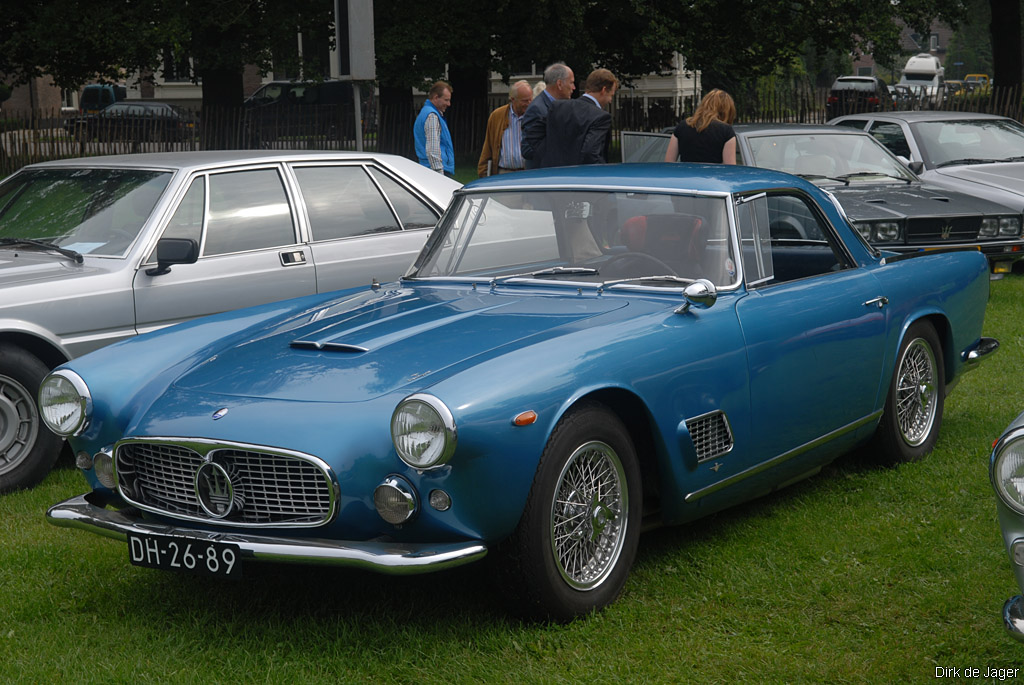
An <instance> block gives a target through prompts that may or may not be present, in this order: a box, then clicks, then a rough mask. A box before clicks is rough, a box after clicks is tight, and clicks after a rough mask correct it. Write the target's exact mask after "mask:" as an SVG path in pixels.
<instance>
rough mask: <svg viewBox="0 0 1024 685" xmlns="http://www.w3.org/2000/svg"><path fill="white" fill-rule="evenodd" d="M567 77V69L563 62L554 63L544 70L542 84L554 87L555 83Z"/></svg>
mask: <svg viewBox="0 0 1024 685" xmlns="http://www.w3.org/2000/svg"><path fill="white" fill-rule="evenodd" d="M568 77H569V67H567V66H566V65H565V62H555V63H554V64H552V65H551V66H549V67H548V68H547V69H545V70H544V83H546V84H548V85H549V86H550V85H554V83H555V81H557V80H559V79H564V78H568Z"/></svg>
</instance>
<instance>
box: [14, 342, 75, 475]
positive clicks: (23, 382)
mask: <svg viewBox="0 0 1024 685" xmlns="http://www.w3.org/2000/svg"><path fill="white" fill-rule="evenodd" d="M47 373H49V369H48V368H47V367H46V365H45V364H43V362H41V361H39V359H37V358H36V357H35V356H33V355H31V354H29V353H28V352H26V351H25V350H23V349H21V348H19V347H15V346H13V345H0V492H8V491H11V490H17V489H19V488H30V487H32V486H33V485H35V484H37V483H38V482H39V481H41V480H43V478H45V477H46V474H48V473H49V472H50V469H52V468H53V465H54V463H56V461H57V457H58V456H59V455H60V449H61V439H60V438H59V437H57V436H56V435H54V434H53V433H51V432H50V430H49V429H48V428H46V426H44V425H43V423H42V421H40V419H39V410H38V409H37V408H36V395H37V394H38V392H39V385H40V383H42V381H43V378H44V377H45V376H46V374H47Z"/></svg>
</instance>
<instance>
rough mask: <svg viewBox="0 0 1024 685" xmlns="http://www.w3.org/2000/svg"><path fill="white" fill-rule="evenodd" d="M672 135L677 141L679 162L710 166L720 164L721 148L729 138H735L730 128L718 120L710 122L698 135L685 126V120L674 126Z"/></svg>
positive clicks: (688, 126)
mask: <svg viewBox="0 0 1024 685" xmlns="http://www.w3.org/2000/svg"><path fill="white" fill-rule="evenodd" d="M673 134H674V135H675V137H676V140H678V141H679V161H680V162H710V163H712V164H721V163H722V148H723V147H724V146H725V144H726V142H728V141H729V139H730V138H735V137H736V133H735V132H734V131H733V130H732V126H730V125H729V124H727V123H725V122H723V121H718V120H715V121H712V122H711V123H710V124H709V125H708V127H707V128H706V129H704V130H703V131H701V132H700V133H698V132H697V129H695V128H693V127H692V126H690V125H689V124H687V123H686V120H683V121H680V122H679V125H678V126H676V130H675V131H673Z"/></svg>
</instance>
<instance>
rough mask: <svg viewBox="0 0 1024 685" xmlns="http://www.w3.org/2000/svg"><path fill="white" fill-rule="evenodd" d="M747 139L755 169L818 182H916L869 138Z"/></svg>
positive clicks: (841, 135)
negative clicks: (891, 180)
mask: <svg viewBox="0 0 1024 685" xmlns="http://www.w3.org/2000/svg"><path fill="white" fill-rule="evenodd" d="M747 140H748V144H749V146H750V152H751V154H752V156H753V161H752V164H753V166H759V167H764V168H767V169H777V170H778V171H785V172H787V173H790V174H796V175H798V176H804V177H806V178H808V179H809V180H811V181H814V182H818V183H820V182H826V183H831V182H834V181H838V182H843V183H857V182H871V183H877V182H878V181H880V180H886V179H887V178H893V179H898V180H900V181H912V180H915V179H916V177H915V176H914V175H913V174H912V173H910V171H909V170H908V169H907V168H906V167H905V166H903V165H902V164H900V162H899V160H898V159H896V157H894V156H893V155H892V153H891V152H889V151H888V150H886V149H885V147H884V146H883V145H882V144H881V143H879V142H878V141H876V140H875V139H874V138H873V137H872V136H869V135H850V134H847V133H839V132H837V133H828V132H825V133H815V134H799V135H772V136H757V137H748V139H747Z"/></svg>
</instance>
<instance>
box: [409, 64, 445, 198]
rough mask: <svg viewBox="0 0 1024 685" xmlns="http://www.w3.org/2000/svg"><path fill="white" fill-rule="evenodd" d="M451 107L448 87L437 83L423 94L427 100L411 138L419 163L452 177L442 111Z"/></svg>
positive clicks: (439, 82)
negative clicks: (414, 142)
mask: <svg viewBox="0 0 1024 685" xmlns="http://www.w3.org/2000/svg"><path fill="white" fill-rule="evenodd" d="M451 104H452V87H451V86H450V85H448V84H447V83H445V82H444V81H438V82H437V83H435V84H434V85H433V86H431V87H430V90H429V91H428V92H427V101H426V102H424V103H423V109H421V110H420V113H419V116H417V117H416V123H415V124H414V125H413V129H412V135H413V138H414V139H415V141H416V157H417V159H419V161H420V164H422V165H423V166H425V167H428V168H430V169H433V170H434V171H436V172H437V173H439V174H444V175H445V176H448V177H450V178H455V148H454V146H453V145H452V134H451V133H450V132H449V131H448V122H446V121H445V120H444V112H445V110H446V109H448V106H449V105H451Z"/></svg>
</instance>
